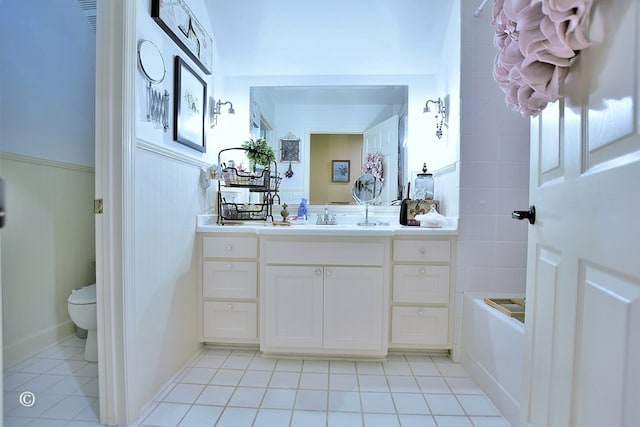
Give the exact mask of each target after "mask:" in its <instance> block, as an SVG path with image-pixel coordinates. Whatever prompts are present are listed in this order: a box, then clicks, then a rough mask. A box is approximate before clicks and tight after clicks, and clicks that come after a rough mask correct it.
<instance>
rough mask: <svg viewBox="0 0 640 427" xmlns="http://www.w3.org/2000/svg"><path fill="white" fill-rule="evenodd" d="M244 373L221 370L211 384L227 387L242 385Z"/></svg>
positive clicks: (233, 370) (235, 370) (234, 370)
mask: <svg viewBox="0 0 640 427" xmlns="http://www.w3.org/2000/svg"><path fill="white" fill-rule="evenodd" d="M243 374H244V371H240V370H237V369H220V370H218V372H217V373H216V374H215V375H214V376H213V379H212V380H211V384H215V385H227V386H237V385H238V384H240V379H241V378H242V375H243Z"/></svg>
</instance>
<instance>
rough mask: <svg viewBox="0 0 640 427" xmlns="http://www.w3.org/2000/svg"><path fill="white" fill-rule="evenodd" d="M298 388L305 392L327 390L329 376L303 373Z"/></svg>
mask: <svg viewBox="0 0 640 427" xmlns="http://www.w3.org/2000/svg"><path fill="white" fill-rule="evenodd" d="M303 369H304V368H303ZM298 387H299V388H301V389H306V390H327V389H328V388H329V374H327V373H315V372H304V371H303V372H302V375H301V376H300V384H299V385H298Z"/></svg>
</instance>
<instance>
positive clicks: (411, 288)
mask: <svg viewBox="0 0 640 427" xmlns="http://www.w3.org/2000/svg"><path fill="white" fill-rule="evenodd" d="M393 302H401V303H402V302H403V303H423V304H449V266H446V265H396V266H394V267H393Z"/></svg>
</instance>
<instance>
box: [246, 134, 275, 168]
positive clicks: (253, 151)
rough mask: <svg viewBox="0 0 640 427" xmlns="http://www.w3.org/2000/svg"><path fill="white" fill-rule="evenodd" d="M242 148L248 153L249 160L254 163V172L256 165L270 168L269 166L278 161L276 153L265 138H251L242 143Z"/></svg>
mask: <svg viewBox="0 0 640 427" xmlns="http://www.w3.org/2000/svg"><path fill="white" fill-rule="evenodd" d="M242 148H244V150H245V152H246V155H247V159H249V161H250V162H251V163H252V170H253V171H254V172H255V169H256V165H262V166H264V167H266V168H268V167H269V164H270V163H271V162H273V161H275V160H276V153H275V152H274V151H273V148H271V146H270V145H269V144H267V140H266V139H264V138H257V139H254V138H250V139H248V140H246V141H244V142H243V143H242Z"/></svg>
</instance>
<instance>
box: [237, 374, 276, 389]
mask: <svg viewBox="0 0 640 427" xmlns="http://www.w3.org/2000/svg"><path fill="white" fill-rule="evenodd" d="M270 380H271V371H247V372H245V374H244V376H243V377H242V379H241V380H240V386H241V387H265V388H266V387H267V385H269V381H270Z"/></svg>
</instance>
